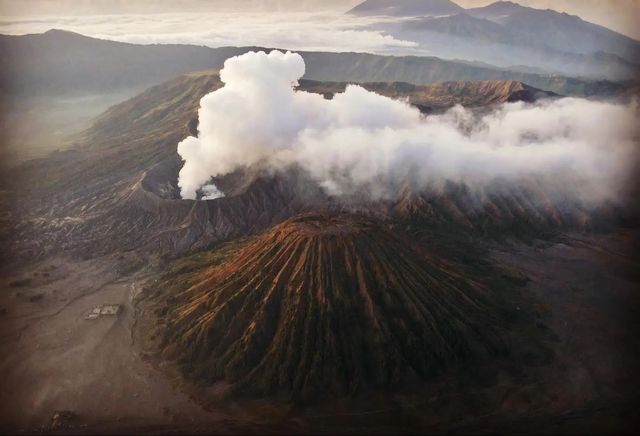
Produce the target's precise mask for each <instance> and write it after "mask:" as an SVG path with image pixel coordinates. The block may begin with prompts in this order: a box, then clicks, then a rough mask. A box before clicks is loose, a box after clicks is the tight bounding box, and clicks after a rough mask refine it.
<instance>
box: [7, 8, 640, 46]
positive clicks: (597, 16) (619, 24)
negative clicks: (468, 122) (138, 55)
mask: <svg viewBox="0 0 640 436" xmlns="http://www.w3.org/2000/svg"><path fill="white" fill-rule="evenodd" d="M455 1H456V3H458V4H460V5H461V6H464V7H474V6H482V5H486V4H490V3H493V0H455ZM516 2H517V3H520V4H523V5H525V6H531V7H536V8H551V9H555V10H557V11H561V12H568V13H571V14H575V15H579V16H580V17H582V18H583V19H585V20H587V21H591V22H594V23H598V24H602V25H604V26H607V27H609V28H611V29H614V30H616V31H619V32H622V33H625V34H627V35H630V36H632V37H634V38H636V39H640V25H638V23H639V22H640V0H516ZM358 3H360V0H0V15H3V16H22V17H25V16H38V15H88V14H157V13H166V12H187V11H189V12H191V11H192V12H197V11H208V12H218V11H224V12H230V11H276V10H279V11H292V10H293V11H306V12H316V11H327V10H333V11H346V10H348V9H349V8H351V7H353V6H354V5H356V4H358Z"/></svg>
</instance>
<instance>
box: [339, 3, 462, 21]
mask: <svg viewBox="0 0 640 436" xmlns="http://www.w3.org/2000/svg"><path fill="white" fill-rule="evenodd" d="M464 10H465V9H464V8H462V7H461V6H459V5H457V4H455V3H454V2H452V1H450V0H397V1H390V0H365V1H364V2H362V3H360V4H359V5H357V6H356V7H354V8H353V9H351V10H349V11H348V12H347V13H348V14H353V15H363V16H367V15H387V16H393V17H416V16H433V15H451V14H456V13H459V12H464Z"/></svg>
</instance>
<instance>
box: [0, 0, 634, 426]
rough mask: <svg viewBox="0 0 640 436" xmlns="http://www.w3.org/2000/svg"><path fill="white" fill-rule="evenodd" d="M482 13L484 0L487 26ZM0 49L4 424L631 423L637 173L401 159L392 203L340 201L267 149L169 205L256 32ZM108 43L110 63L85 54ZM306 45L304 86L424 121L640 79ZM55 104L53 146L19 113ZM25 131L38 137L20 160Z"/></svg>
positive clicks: (607, 93) (357, 198) (41, 38)
mask: <svg viewBox="0 0 640 436" xmlns="http://www.w3.org/2000/svg"><path fill="white" fill-rule="evenodd" d="M409 3H411V4H414V3H415V4H416V5H417V4H419V3H420V2H413V3H412V2H408V3H407V4H409ZM427 3H428V4H433V5H436V6H438V7H439V8H441V7H445V6H446V7H451V6H450V4H449V3H450V2H440V3H438V2H425V4H427ZM501 3H504V2H501ZM376 4H377V3H376V2H372V1H371V0H369V1H368V2H364V3H363V6H361V7H359V8H357V9H355V10H354V11H355V12H352V13H355V14H360V15H362V14H364V15H366V14H368V13H369V12H368V11H370V10H371V9H372V8H373V9H375V8H374V6H375V5H376ZM434 7H435V6H434ZM503 7H506V6H504V5H503ZM525 9H526V8H525ZM492 10H493V9H487V10H486V11H475V10H471V11H473V14H475V15H473V16H474V17H476V18H473V20H476V19H478V20H479V19H480V18H477V17H478V15H479V14H481V13H485V12H486V13H487V14H488V13H489V12H491V11H492ZM394 11H395V12H394V14H396V13H398V14H399V13H400V12H398V10H396V9H394ZM456 11H457V9H456ZM423 12H424V11H423ZM454 12H455V11H454ZM402 13H404V12H402ZM407 13H408V12H407ZM421 13H422V12H421ZM469 13H470V14H471V12H469ZM391 15H393V14H391ZM487 16H488V15H487ZM455 17H457V15H456V16H455ZM423 18H424V17H423ZM455 19H456V20H467V21H468V20H471V16H469V17H468V18H464V17H463V18H459V17H458V18H455ZM487 19H488V18H487ZM545 19H548V17H547V18H545ZM438 20H439V19H438ZM514 20H515V19H514ZM483 21H486V20H483ZM465 22H466V21H465ZM515 22H516V21H514V23H515ZM487 23H489V21H487V22H486V23H482V24H483V26H485V27H486V26H489V24H487ZM428 24H429V26H436V24H437V23H436V24H434V23H432V22H429V23H428ZM475 24H477V23H475ZM413 25H414V26H415V25H416V23H413ZM510 26H511V27H509V26H507V25H505V29H508V31H509V32H515V30H514V27H513V26H515V24H511V25H510ZM436 27H437V26H436ZM455 28H456V27H454V28H449V27H447V29H449V31H453V30H452V29H455ZM483 29H484V27H483ZM400 30H402V31H403V32H404V31H407V29H405V28H402V29H400V28H399V29H398V32H400ZM485 30H486V29H485ZM494 30H495V29H494ZM429 31H430V32H431V31H433V30H429ZM504 32H507V30H504ZM492 35H493V33H492ZM500 35H501V34H500ZM500 35H498V36H495V37H496V38H502V36H500ZM485 37H486V35H485ZM527 41H528V40H527ZM485 42H486V41H485ZM636 43H637V41H636ZM527 44H530V41H529V42H527ZM625 44H626V45H624V44H623V46H624V50H627V51H628V52H632V51H633V50H634V49H637V44H636V45H633V44H632V43H629V42H628V41H626V40H625ZM638 44H640V43H638ZM461 47H462V46H460V45H459V46H457V50H459V52H460V53H461V52H462V51H463V49H462V48H461ZM527 47H529V48H528V50H539V49H540V47H538V46H535V47H534V46H527ZM532 47H533V48H532ZM0 49H1V50H2V53H3V55H6V56H7V57H8V58H10V59H11V60H12V62H11V67H10V69H9V71H5V72H3V77H2V82H3V86H4V88H3V95H4V96H5V98H4V101H5V102H6V104H4V105H3V107H2V121H3V126H4V127H6V129H5V130H6V132H5V135H4V136H3V137H2V141H3V150H2V152H3V156H6V159H3V161H2V165H3V167H2V177H1V180H0V182H1V184H2V185H1V190H0V203H1V204H2V215H1V221H0V238H1V239H2V243H3V250H2V253H1V254H2V269H1V274H0V289H1V291H0V292H1V294H0V295H1V297H0V298H1V299H0V375H1V377H2V380H3V382H2V389H0V432H2V433H21V434H22V433H29V434H31V433H40V432H43V433H54V434H61V433H62V434H98V433H102V434H104V433H142V434H146V433H151V434H158V433H163V434H164V433H186V434H193V433H196V434H229V433H240V434H247V433H258V434H262V433H296V434H298V433H313V434H316V433H326V434H336V433H347V434H362V433H372V434H376V433H381V434H385V433H426V432H432V433H443V432H446V433H465V434H466V433H527V434H530V433H549V434H551V433H553V434H555V433H612V432H628V433H631V432H633V431H634V429H637V428H638V425H639V424H640V417H639V416H638V404H640V376H639V375H638V371H637V369H638V368H640V348H639V347H638V338H637V333H638V332H639V331H640V330H639V329H638V328H639V327H640V294H638V288H639V287H638V284H639V283H640V275H639V271H640V258H639V257H638V251H637V249H638V241H639V240H638V237H639V236H640V234H639V231H640V229H639V228H638V212H639V211H638V207H637V203H636V200H637V194H638V187H637V183H636V180H633V178H632V180H630V181H629V182H628V184H627V185H626V186H625V189H624V192H623V193H622V200H621V201H604V202H601V203H598V205H597V206H591V205H589V204H588V203H587V202H583V201H579V200H576V199H572V198H567V197H559V196H554V195H552V193H550V192H549V191H548V186H549V185H548V184H546V182H545V180H542V179H540V178H536V177H528V178H523V179H522V180H520V181H518V183H513V182H512V181H509V180H508V179H504V178H503V179H497V180H494V181H492V182H491V183H492V184H491V185H490V188H487V192H488V193H489V194H487V195H486V196H485V197H484V198H483V200H482V201H477V196H476V192H475V191H474V190H473V189H472V188H471V187H469V186H467V185H465V184H464V183H461V182H459V181H447V182H446V183H443V184H442V185H439V186H438V187H437V188H435V187H433V186H424V185H419V184H415V183H412V180H411V178H410V177H409V176H407V177H406V178H402V179H401V180H399V181H397V182H395V183H394V184H393V185H392V186H391V187H390V188H389V189H390V192H391V194H390V195H386V196H384V197H369V196H367V195H361V194H362V193H359V192H356V193H355V194H351V195H345V196H339V195H332V194H331V193H330V192H328V191H327V189H325V187H324V186H322V185H321V184H320V183H318V181H317V180H315V179H314V178H313V177H312V176H311V175H310V173H309V172H308V171H307V170H306V169H305V168H304V167H302V166H300V165H289V166H283V167H279V168H276V169H274V168H272V167H269V166H268V165H266V164H265V163H264V162H258V163H256V164H255V165H250V166H244V167H239V168H236V169H235V170H234V171H231V172H229V173H227V174H225V175H221V176H216V177H214V178H213V179H212V181H213V182H214V183H215V185H216V186H217V188H218V189H219V190H220V191H221V192H222V193H223V194H224V196H223V197H220V198H217V199H214V200H202V199H199V200H187V199H181V197H180V188H179V186H178V180H179V171H180V168H181V166H182V160H181V158H180V156H179V155H178V154H177V152H176V146H177V144H178V143H179V142H180V141H182V140H183V139H184V138H185V137H187V136H189V135H197V134H198V131H199V130H198V129H199V127H201V126H199V122H200V121H199V117H198V109H199V106H200V100H201V98H202V97H204V96H205V95H207V94H208V93H210V92H212V91H215V90H219V89H221V88H222V87H223V86H224V84H223V82H222V81H221V79H220V73H219V70H220V69H221V68H222V67H223V64H224V61H225V59H227V58H229V57H232V56H236V55H240V54H243V53H245V52H247V51H249V50H250V49H251V48H222V49H208V48H205V47H195V46H178V45H176V46H171V45H169V46H164V45H154V46H138V45H132V44H124V43H116V42H111V41H103V40H96V39H92V38H88V37H84V36H81V35H77V34H72V33H70V32H62V31H51V32H47V33H46V34H42V35H26V36H2V39H0ZM21 50H30V51H31V52H34V51H35V52H38V53H41V55H42V56H41V57H39V58H38V59H39V61H40V62H34V63H29V62H26V61H24V59H23V58H22V57H21V55H20V53H21ZM96 50H100V52H101V53H103V58H102V59H101V60H100V61H98V62H97V63H96V64H90V63H82V62H81V60H82V59H86V58H87V57H88V56H91V55H90V53H93V52H95V51H96ZM621 50H622V49H621ZM627 51H625V52H624V53H623V52H621V53H618V54H619V55H620V56H619V57H620V59H618V58H616V60H615V64H616V65H618V64H624V65H625V69H624V71H627V69H629V68H630V69H633V68H636V66H634V65H635V64H633V65H632V63H631V62H630V61H627V62H623V61H622V60H621V59H622V58H621V56H622V55H624V54H625V53H627ZM553 53H554V56H560V54H559V52H557V50H556V51H553ZM60 54H65V55H66V56H67V57H66V58H65V59H71V60H72V61H73V60H75V61H77V62H78V65H79V67H78V69H77V70H73V71H69V70H68V69H67V68H66V66H65V63H63V62H60V60H59V59H61V57H60ZM302 56H303V58H304V59H305V63H306V65H307V70H306V75H305V76H304V77H303V78H302V79H301V80H300V81H299V83H298V84H297V85H296V89H297V90H300V91H307V92H310V93H314V94H319V95H321V96H322V97H323V98H324V99H326V100H331V99H335V98H336V96H337V95H338V94H339V93H342V92H344V90H345V88H346V87H347V85H348V84H349V83H359V84H360V85H361V86H362V87H363V88H364V89H366V90H368V91H371V92H374V93H376V94H380V95H383V96H387V97H390V98H393V99H400V100H402V101H405V102H406V103H407V104H409V105H411V106H412V107H413V108H416V109H417V110H418V111H419V112H420V114H421V116H422V117H423V118H421V119H426V120H429V119H430V117H434V116H438V115H439V114H443V113H444V112H446V111H447V110H448V109H450V108H452V107H453V106H455V105H463V106H464V107H465V108H467V109H469V110H470V111H472V112H473V113H477V114H485V113H489V112H490V111H492V110H494V109H495V108H497V107H499V106H500V105H502V104H504V103H513V102H523V103H525V104H536V103H537V102H540V101H554V100H556V99H559V98H561V97H563V96H576V97H585V96H588V97H590V98H591V99H594V100H596V99H607V100H608V101H622V100H624V101H627V100H629V99H631V98H633V96H634V95H636V94H637V90H638V87H637V82H635V81H634V80H630V79H629V77H628V76H627V77H624V78H620V77H617V76H616V80H608V79H606V78H602V77H601V78H593V77H587V76H585V75H580V74H575V76H576V77H572V76H570V75H569V74H565V73H566V71H565V72H564V73H563V74H557V72H556V73H548V72H539V71H538V69H536V70H535V72H534V70H533V69H532V70H531V71H527V72H523V70H522V69H521V68H520V69H513V70H509V69H506V68H503V67H501V68H498V67H491V66H488V65H487V64H482V66H481V65H480V64H479V63H475V64H474V63H469V62H462V61H445V60H442V59H439V58H418V57H414V58H412V57H384V56H374V55H366V54H358V53H329V52H326V53H321V52H305V53H302ZM202 59H206V61H203V60H202ZM580 59H581V60H580V62H586V63H588V62H587V61H585V60H584V59H582V58H580ZM176 60H180V62H179V63H178V62H176ZM574 60H575V59H574ZM65 62H68V61H65ZM101 62H104V65H101V64H100V63H101ZM548 62H552V60H549V61H548ZM576 62H578V61H577V60H576ZM122 65H128V66H127V68H125V69H123V70H119V68H124V67H122ZM176 65H181V66H182V67H181V68H182V70H179V69H177V67H176ZM581 65H582V64H581ZM585 65H586V64H585ZM43 67H46V68H45V69H46V70H47V74H46V75H43V74H44V73H43V71H44V69H43ZM107 67H108V68H107ZM109 68H110V69H109ZM567 68H568V67H567ZM584 68H586V67H584ZM612 68H613V67H612ZM620 71H622V70H620ZM69 74H72V80H73V81H74V83H75V85H76V86H75V87H74V86H72V85H71V84H70V83H69V80H70V79H68V75H69ZM127 74H128V76H127ZM45 76H46V77H45ZM118 77H120V78H119V79H117V78H118ZM123 77H124V79H123ZM36 84H37V86H36ZM89 94H91V95H94V97H93V98H91V99H84V100H83V98H82V96H83V95H85V96H86V95H89ZM114 99H116V100H118V101H120V102H119V103H117V104H115V105H112V106H111V104H112V103H113V101H112V100H114ZM17 102H21V103H20V104H17ZM52 102H57V103H55V104H53V103H52ZM70 102H72V103H70ZM70 104H71V105H73V106H74V110H73V111H69V110H68V109H69V105H70ZM21 105H22V106H21ZM47 107H48V108H49V111H50V116H51V118H50V119H49V118H47V119H46V120H44V121H43V123H45V124H46V123H48V122H56V123H58V122H62V123H63V124H64V123H70V120H72V119H73V120H75V122H74V123H73V124H70V125H69V127H68V129H69V131H68V132H66V131H65V136H64V140H60V138H55V140H50V142H47V141H48V140H47V139H46V137H43V136H42V135H43V133H42V132H41V131H38V129H33V131H32V132H29V129H25V128H24V126H23V125H21V123H26V122H27V121H29V120H30V119H31V118H29V117H33V114H37V113H40V112H39V111H43V110H44V111H46V110H47ZM105 107H108V109H106V110H105ZM60 108H62V109H60ZM79 109H81V110H79ZM23 111H24V112H23ZM79 112H81V113H79ZM25 114H28V115H25ZM51 120H53V121H51ZM61 120H62V121H61ZM13 123H15V124H16V125H13ZM16 132H18V133H19V135H18V136H21V137H22V136H24V138H23V139H24V142H23V143H22V146H26V145H25V144H31V145H32V147H33V148H29V149H28V150H25V151H24V152H23V154H22V155H20V156H19V157H18V158H15V156H16V153H18V154H19V153H20V152H19V150H20V144H18V143H16V142H15V138H16ZM29 134H31V135H32V136H30V137H29ZM247 134H251V132H247ZM43 138H44V139H43ZM634 139H635V140H637V139H638V138H634ZM36 143H37V144H40V145H37V146H36V145H34V144H36ZM16 150H18V152H17V151H16Z"/></svg>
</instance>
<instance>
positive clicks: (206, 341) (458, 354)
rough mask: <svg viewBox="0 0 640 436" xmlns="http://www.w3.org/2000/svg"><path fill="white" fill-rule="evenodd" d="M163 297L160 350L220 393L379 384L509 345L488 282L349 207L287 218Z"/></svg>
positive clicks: (407, 379)
mask: <svg viewBox="0 0 640 436" xmlns="http://www.w3.org/2000/svg"><path fill="white" fill-rule="evenodd" d="M165 298H166V300H165V307H164V310H163V311H162V313H164V314H165V315H166V316H163V319H166V320H170V321H168V322H167V323H166V324H165V329H164V340H163V344H162V345H161V348H162V349H163V354H164V356H165V357H167V358H169V359H176V360H177V362H178V364H179V366H180V367H181V369H182V371H183V373H184V375H185V376H186V377H187V378H190V379H192V380H196V381H197V382H198V383H203V382H204V383H206V384H213V383H215V382H223V383H222V384H223V385H224V386H226V389H225V392H232V393H243V394H250V395H260V396H261V395H272V394H284V395H290V396H293V397H296V398H318V396H324V395H327V394H334V395H335V394H355V393H357V392H362V391H368V390H372V389H373V390H383V391H385V390H388V389H394V388H396V387H397V388H400V387H403V386H405V387H406V386H407V385H408V384H410V383H413V382H415V381H416V380H421V379H424V378H428V377H430V376H431V375H434V374H435V373H437V372H438V371H439V370H440V369H442V368H443V367H445V366H448V365H451V364H454V363H456V362H462V361H468V360H469V359H475V358H480V357H483V356H491V355H497V354H502V353H503V352H505V351H506V350H507V348H508V345H507V342H508V341H507V340H506V339H505V335H504V334H503V332H502V330H501V327H499V326H501V325H504V323H501V322H500V320H498V319H497V318H498V317H499V315H498V314H499V313H500V311H499V310H498V304H499V303H498V300H497V298H496V296H495V295H493V294H492V292H491V291H490V290H489V289H486V288H484V287H482V286H480V285H478V284H477V283H475V282H473V281H471V280H468V279H465V277H464V276H463V275H461V274H457V273H456V271H455V270H452V269H450V268H449V267H448V266H446V265H445V264H443V263H440V262H439V261H438V260H437V259H434V258H432V257H431V256H429V254H428V253H425V252H424V251H423V250H422V249H421V248H420V247H418V246H416V245H414V244H413V243H412V242H411V241H410V240H409V239H408V238H407V237H406V236H404V235H402V234H401V233H399V232H397V231H395V230H393V229H390V228H388V226H387V225H385V224H384V223H381V222H378V221H375V220H372V219H370V218H363V217H360V216H354V215H344V214H338V215H335V214H332V215H329V214H326V215H323V214H312V215H309V214H305V215H301V216H297V217H294V218H292V219H289V220H287V221H285V222H284V223H282V224H280V225H278V226H276V227H274V228H273V229H271V230H270V231H268V232H267V233H265V234H263V235H262V236H260V237H258V238H257V239H256V240H255V241H253V242H252V243H250V244H249V245H247V246H245V247H244V248H243V249H240V250H239V252H238V253H237V254H236V255H235V256H233V257H232V258H231V260H229V261H227V262H224V263H222V264H220V265H218V266H215V267H213V268H210V269H209V270H206V271H204V272H203V273H201V275H200V276H199V277H198V279H197V281H196V284H195V285H193V286H192V287H190V288H189V289H187V290H185V291H183V292H181V293H179V294H177V295H175V294H170V295H169V296H166V297H165Z"/></svg>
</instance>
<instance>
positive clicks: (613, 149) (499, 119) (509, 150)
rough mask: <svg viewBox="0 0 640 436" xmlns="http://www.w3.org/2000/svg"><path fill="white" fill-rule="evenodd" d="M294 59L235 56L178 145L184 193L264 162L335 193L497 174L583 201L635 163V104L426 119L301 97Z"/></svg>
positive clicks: (359, 93)
mask: <svg viewBox="0 0 640 436" xmlns="http://www.w3.org/2000/svg"><path fill="white" fill-rule="evenodd" d="M304 70H305V65H304V61H303V59H302V57H301V56H299V55H298V54H296V53H290V52H287V53H282V52H279V51H272V52H271V53H269V54H266V53H264V52H258V53H256V52H251V53H247V54H244V55H242V56H238V57H234V58H230V59H228V60H227V61H226V62H225V66H224V69H223V70H222V71H221V79H222V81H223V82H224V83H225V86H224V87H223V88H221V89H219V90H217V91H214V92H212V93H210V94H208V95H206V96H205V97H204V98H203V99H202V100H201V102H200V104H201V107H200V110H199V134H198V137H188V138H186V139H185V140H183V141H182V142H181V143H180V144H179V145H178V153H179V154H180V156H181V157H182V159H183V160H184V166H183V168H182V170H181V171H180V177H179V186H180V189H181V195H182V197H183V198H186V199H194V198H196V196H197V191H198V190H199V189H201V188H203V187H205V189H204V191H206V192H205V195H206V197H207V198H215V197H216V196H219V195H221V193H219V192H218V191H217V190H216V189H215V186H213V185H211V183H210V182H211V178H212V177H215V176H220V175H224V174H226V173H229V172H231V171H233V170H235V169H237V168H239V167H242V166H250V165H252V164H256V163H258V162H261V161H266V162H268V163H269V164H270V165H271V166H272V167H274V168H283V167H286V166H287V165H291V164H297V165H299V166H301V167H302V168H304V169H306V170H308V171H309V173H310V174H311V176H312V177H314V178H315V179H316V180H317V181H318V182H319V183H320V184H321V185H322V186H323V187H324V188H325V189H326V190H327V192H328V193H329V194H332V195H342V194H350V193H353V192H356V191H357V190H359V189H362V188H366V189H367V190H368V192H370V193H372V194H373V195H376V196H385V195H386V194H388V192H387V190H386V189H387V188H386V187H387V186H390V185H393V184H395V183H401V182H402V181H403V180H405V179H406V178H407V177H408V176H407V175H408V174H411V178H412V181H414V182H417V183H423V184H425V185H426V184H430V183H433V182H437V181H442V180H452V181H458V182H465V183H467V184H469V185H470V186H484V185H486V184H487V183H488V182H491V181H492V180H494V179H496V178H506V179H513V180H516V179H520V178H523V177H529V176H535V177H547V178H549V177H553V178H557V177H562V178H565V179H566V177H573V178H574V180H576V181H577V180H579V181H580V183H579V186H580V189H581V191H582V192H581V194H582V195H585V196H586V195H589V196H590V197H591V198H598V199H600V198H602V197H611V196H613V195H615V192H616V190H617V189H618V188H620V186H621V183H622V182H623V180H624V178H625V175H626V173H627V171H628V166H629V165H630V164H631V163H632V162H634V161H635V160H634V159H635V158H634V156H635V155H634V153H635V149H636V142H635V141H636V140H637V138H638V136H639V133H640V129H639V128H638V127H637V125H636V124H637V123H636V122H635V121H636V119H637V115H638V111H637V108H636V106H635V105H631V106H627V105H621V104H614V103H606V102H596V101H588V100H584V99H575V98H563V99H556V100H547V101H542V102H539V103H536V104H524V103H509V104H504V105H502V106H500V107H498V108H496V109H494V110H493V111H491V112H490V113H485V114H483V115H477V114H474V113H472V112H471V111H469V110H467V109H464V108H462V107H455V108H453V109H451V110H449V111H448V112H446V113H444V114H442V115H435V116H429V117H424V116H422V115H421V114H420V112H419V111H418V110H417V109H416V108H413V107H411V106H410V105H409V104H407V103H406V102H403V101H396V100H392V99H390V98H387V97H383V96H380V95H378V94H375V93H372V92H369V91H367V90H365V89H363V88H361V87H359V86H355V85H350V86H348V87H347V88H346V90H345V92H344V93H341V94H336V95H335V96H334V98H333V99H332V100H326V99H324V98H323V97H322V96H321V95H318V94H312V93H307V92H302V91H295V90H294V89H293V85H294V84H295V83H296V81H297V80H298V79H299V78H300V77H302V75H303V74H304Z"/></svg>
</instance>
